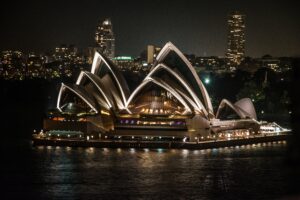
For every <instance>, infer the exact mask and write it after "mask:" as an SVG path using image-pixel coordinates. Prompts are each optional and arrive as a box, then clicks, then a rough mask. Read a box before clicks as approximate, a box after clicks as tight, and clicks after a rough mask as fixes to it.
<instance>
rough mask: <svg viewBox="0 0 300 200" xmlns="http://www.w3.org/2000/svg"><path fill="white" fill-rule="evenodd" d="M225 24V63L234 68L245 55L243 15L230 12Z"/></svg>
mask: <svg viewBox="0 0 300 200" xmlns="http://www.w3.org/2000/svg"><path fill="white" fill-rule="evenodd" d="M227 25H228V35H227V37H228V38H227V52H226V57H227V61H228V62H227V64H228V65H229V66H231V67H233V68H235V67H236V66H237V65H239V64H240V63H241V61H242V60H243V59H244V56H245V15H243V14H241V13H239V12H233V13H231V14H230V15H229V16H228V20H227Z"/></svg>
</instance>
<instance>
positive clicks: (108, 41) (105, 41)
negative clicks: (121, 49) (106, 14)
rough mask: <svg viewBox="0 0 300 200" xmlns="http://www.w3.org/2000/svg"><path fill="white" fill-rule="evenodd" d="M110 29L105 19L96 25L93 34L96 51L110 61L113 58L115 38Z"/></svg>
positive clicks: (109, 24)
mask: <svg viewBox="0 0 300 200" xmlns="http://www.w3.org/2000/svg"><path fill="white" fill-rule="evenodd" d="M112 29H113V27H112V24H111V21H110V19H105V20H104V21H103V22H101V23H100V24H99V25H98V27H97V29H96V34H95V40H96V43H97V45H98V47H97V50H98V51H99V52H100V53H101V54H103V55H105V56H107V57H108V58H110V59H112V58H114V57H115V36H114V33H113V30H112Z"/></svg>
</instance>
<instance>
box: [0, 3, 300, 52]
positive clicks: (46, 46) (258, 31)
mask: <svg viewBox="0 0 300 200" xmlns="http://www.w3.org/2000/svg"><path fill="white" fill-rule="evenodd" d="M298 7H299V3H298V2H296V1H276V2H274V1H270V0H267V1H263V2H261V1H257V0H254V1H250V0H247V1H243V2H241V1H226V2H218V1H210V2H206V1H193V0H188V1H178V0H176V1H172V2H167V1H163V2H160V1H157V0H152V1H149V0H146V1H143V4H141V3H140V2H138V1H135V0H131V1H126V2H118V1H116V0H113V1H111V2H97V1H89V3H88V4H87V3H85V4H84V3H78V2H72V1H69V0H67V1H63V2H58V1H47V2H39V1H33V0H32V1H27V2H18V3H15V2H14V3H12V2H7V3H6V4H5V9H4V10H3V11H2V13H1V18H2V21H3V22H2V27H4V28H3V29H2V31H1V32H0V43H1V46H0V50H10V49H11V50H21V51H24V52H26V53H28V52H31V51H34V52H49V51H53V49H54V47H56V46H59V45H61V44H67V45H69V44H74V45H76V46H77V47H79V48H86V47H89V46H93V45H94V34H95V29H96V26H97V24H98V23H99V21H100V20H103V19H105V18H110V19H111V20H112V23H113V31H114V34H115V38H116V55H130V56H137V55H139V54H140V52H141V51H143V50H144V49H145V48H146V45H148V44H154V45H157V46H163V45H164V44H165V43H166V42H168V41H171V42H173V43H174V44H175V45H176V46H178V47H179V48H180V49H182V51H183V52H185V53H188V54H195V55H198V56H224V55H225V50H226V47H227V43H226V39H227V21H226V20H227V15H228V14H229V13H230V12H232V11H235V10H239V11H241V12H242V13H244V14H245V15H246V56H251V57H261V56H263V55H265V54H270V55H272V56H300V53H299V52H300V45H299V44H300V38H299V37H298V36H299V35H300V25H299V23H298V19H299V18H300V13H299V12H297V8H298Z"/></svg>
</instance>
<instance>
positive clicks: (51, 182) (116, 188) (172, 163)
mask: <svg viewBox="0 0 300 200" xmlns="http://www.w3.org/2000/svg"><path fill="white" fill-rule="evenodd" d="M12 142H13V141H9V142H5V145H2V147H1V155H2V158H1V190H2V194H1V196H2V197H1V199H14V198H22V199H29V198H31V199H282V197H286V195H287V193H288V187H289V177H288V173H287V171H288V170H287V168H286V166H285V157H286V150H285V149H286V144H285V143H283V142H281V143H276V144H275V143H268V144H259V145H248V146H244V147H234V148H220V149H212V150H163V149H97V148H70V147H32V146H31V143H30V141H28V140H26V141H22V142H17V143H14V145H12Z"/></svg>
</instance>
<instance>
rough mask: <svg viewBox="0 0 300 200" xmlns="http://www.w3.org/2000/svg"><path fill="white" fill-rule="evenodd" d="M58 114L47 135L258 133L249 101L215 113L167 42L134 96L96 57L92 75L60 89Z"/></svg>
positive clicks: (192, 137) (195, 77) (225, 105)
mask: <svg viewBox="0 0 300 200" xmlns="http://www.w3.org/2000/svg"><path fill="white" fill-rule="evenodd" d="M57 109H58V111H59V112H58V113H56V114H53V115H52V116H50V117H49V119H46V120H45V121H44V129H45V130H64V129H65V130H73V131H79V130H81V131H82V132H84V133H88V134H89V133H97V134H99V133H101V134H102V135H101V137H103V136H105V137H130V138H134V137H144V138H155V137H158V138H159V137H171V138H179V139H183V138H189V140H196V139H199V138H203V137H210V135H211V134H217V133H219V132H221V131H224V130H234V129H247V130H250V131H251V133H252V132H253V133H254V132H257V131H258V129H259V124H258V122H257V121H256V113H255V109H254V107H253V104H252V102H251V100H249V99H241V100H239V101H238V102H236V103H234V104H232V103H231V102H229V101H228V100H223V101H222V102H221V104H220V107H219V109H218V111H217V113H216V114H215V113H214V111H213V107H212V103H211V100H210V97H209V95H208V93H207V91H206V88H205V86H204V84H203V83H202V81H201V80H200V78H199V76H198V74H197V73H196V71H195V69H194V68H193V66H192V65H191V64H190V62H189V61H188V59H187V58H186V57H185V56H184V55H183V54H182V52H180V51H179V49H178V48H176V47H175V46H174V45H173V44H172V43H171V42H168V43H167V44H166V45H165V46H164V47H163V48H162V49H161V51H160V53H159V54H158V55H157V57H156V58H155V62H154V64H153V66H152V68H151V69H150V72H149V73H148V74H147V76H146V77H145V78H144V79H143V81H141V83H140V84H139V85H138V86H137V87H136V88H135V89H133V90H132V91H130V90H129V87H128V85H127V82H126V80H125V78H124V77H123V74H122V73H121V72H120V71H119V69H118V67H117V66H116V65H115V63H114V62H112V61H111V60H110V59H108V58H107V57H105V56H103V55H101V54H100V53H98V52H96V53H95V56H94V60H93V64H92V67H91V71H81V73H80V75H79V77H78V79H77V82H76V84H74V85H68V84H62V85H61V88H60V91H59V94H58V100H57ZM83 123H86V125H82V127H84V128H85V129H84V130H83V129H82V128H79V124H83ZM72 124H73V126H72ZM154 130H155V131H154Z"/></svg>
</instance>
